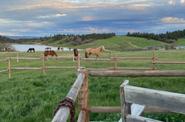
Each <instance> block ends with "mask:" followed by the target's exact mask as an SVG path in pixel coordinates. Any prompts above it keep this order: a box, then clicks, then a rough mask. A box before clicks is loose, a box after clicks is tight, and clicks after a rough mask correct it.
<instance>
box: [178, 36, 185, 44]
mask: <svg viewBox="0 0 185 122" xmlns="http://www.w3.org/2000/svg"><path fill="white" fill-rule="evenodd" d="M176 44H177V45H185V38H181V39H178V40H177V42H176Z"/></svg>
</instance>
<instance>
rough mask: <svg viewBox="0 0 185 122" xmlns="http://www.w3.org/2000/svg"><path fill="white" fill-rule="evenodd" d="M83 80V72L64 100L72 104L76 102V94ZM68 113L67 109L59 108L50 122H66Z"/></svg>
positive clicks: (68, 109)
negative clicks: (68, 100) (66, 99)
mask: <svg viewBox="0 0 185 122" xmlns="http://www.w3.org/2000/svg"><path fill="white" fill-rule="evenodd" d="M84 79H85V74H84V73H83V72H81V73H79V74H78V77H77V79H76V81H75V82H74V84H73V86H72V87H71V89H70V90H69V92H68V94H67V95H66V98H68V99H70V100H72V101H73V102H75V101H76V98H77V96H78V93H79V91H80V89H81V87H82V84H83V82H84ZM69 111H70V108H69V107H60V108H59V110H58V111H57V113H56V114H55V116H54V118H53V120H52V122H67V119H68V116H69Z"/></svg>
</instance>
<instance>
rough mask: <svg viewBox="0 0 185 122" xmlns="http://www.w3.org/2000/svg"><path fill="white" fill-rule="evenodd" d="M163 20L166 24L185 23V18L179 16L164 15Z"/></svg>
mask: <svg viewBox="0 0 185 122" xmlns="http://www.w3.org/2000/svg"><path fill="white" fill-rule="evenodd" d="M161 22H163V23H165V24H185V19H184V18H178V17H164V18H162V19H161Z"/></svg>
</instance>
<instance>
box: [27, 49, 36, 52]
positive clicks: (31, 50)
mask: <svg viewBox="0 0 185 122" xmlns="http://www.w3.org/2000/svg"><path fill="white" fill-rule="evenodd" d="M27 52H35V48H29V49H28V50H27Z"/></svg>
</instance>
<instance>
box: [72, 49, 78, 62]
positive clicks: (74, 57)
mask: <svg viewBox="0 0 185 122" xmlns="http://www.w3.org/2000/svg"><path fill="white" fill-rule="evenodd" d="M73 53H74V56H73V60H77V59H78V56H79V52H78V49H76V48H75V49H73Z"/></svg>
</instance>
